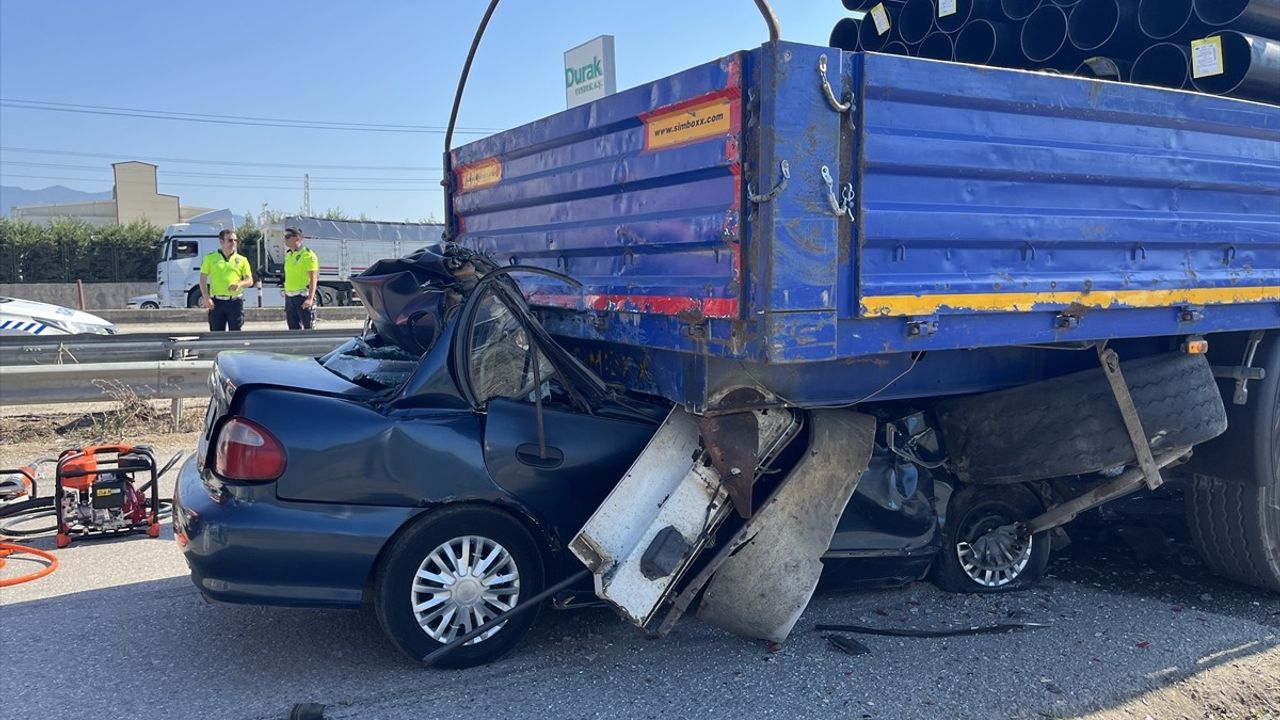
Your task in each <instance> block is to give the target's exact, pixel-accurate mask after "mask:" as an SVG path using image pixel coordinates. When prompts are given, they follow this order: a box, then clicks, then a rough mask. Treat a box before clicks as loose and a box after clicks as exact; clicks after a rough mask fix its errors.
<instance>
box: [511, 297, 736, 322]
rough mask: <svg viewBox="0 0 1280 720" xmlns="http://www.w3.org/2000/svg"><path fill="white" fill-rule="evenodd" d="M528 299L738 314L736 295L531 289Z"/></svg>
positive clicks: (582, 306) (581, 306)
mask: <svg viewBox="0 0 1280 720" xmlns="http://www.w3.org/2000/svg"><path fill="white" fill-rule="evenodd" d="M529 301H530V302H531V303H533V304H535V305H547V306H551V307H561V308H569V309H573V310H594V311H596V312H609V311H614V312H637V313H649V314H655V315H681V314H683V313H690V312H692V313H698V314H701V315H702V316H704V317H713V318H728V319H735V318H737V317H738V299H737V298H691V297H684V296H681V295H591V294H587V295H556V294H552V293H532V294H530V295H529Z"/></svg>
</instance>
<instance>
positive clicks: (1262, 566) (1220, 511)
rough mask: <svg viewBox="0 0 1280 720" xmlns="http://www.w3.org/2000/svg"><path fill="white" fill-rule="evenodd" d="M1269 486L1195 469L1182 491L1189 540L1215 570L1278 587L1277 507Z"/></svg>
mask: <svg viewBox="0 0 1280 720" xmlns="http://www.w3.org/2000/svg"><path fill="white" fill-rule="evenodd" d="M1274 495H1275V493H1274V489H1272V488H1266V487H1259V486H1256V485H1253V484H1251V483H1248V482H1242V481H1238V480H1227V479H1224V478H1216V477H1209V476H1207V475H1196V476H1195V477H1194V478H1193V479H1192V482H1191V484H1190V487H1189V488H1188V491H1187V504H1188V512H1187V521H1188V522H1187V525H1188V527H1189V529H1190V531H1191V541H1192V543H1193V544H1194V545H1195V546H1196V549H1197V550H1198V551H1199V552H1200V556H1201V558H1202V559H1203V560H1204V561H1205V563H1206V564H1207V565H1208V566H1209V568H1210V569H1212V570H1213V571H1214V572H1215V573H1217V574H1219V575H1221V576H1223V577H1226V578H1229V579H1231V580H1235V581H1236V582H1241V583H1244V584H1246V585H1253V586H1255V587H1260V588H1265V589H1268V590H1273V591H1275V592H1280V511H1277V510H1276V509H1275V505H1276V503H1277V502H1278V499H1277V498H1275V497H1273V496H1274Z"/></svg>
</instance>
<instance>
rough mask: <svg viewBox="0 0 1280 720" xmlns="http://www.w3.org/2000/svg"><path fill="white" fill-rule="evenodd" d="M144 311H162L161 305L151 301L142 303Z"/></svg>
mask: <svg viewBox="0 0 1280 720" xmlns="http://www.w3.org/2000/svg"><path fill="white" fill-rule="evenodd" d="M142 309H143V310H159V309H160V305H159V303H153V302H151V301H150V300H148V301H146V302H144V303H142Z"/></svg>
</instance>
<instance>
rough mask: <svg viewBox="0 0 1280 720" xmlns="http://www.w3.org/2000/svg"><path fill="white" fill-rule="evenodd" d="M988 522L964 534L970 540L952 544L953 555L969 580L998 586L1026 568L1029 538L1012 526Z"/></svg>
mask: <svg viewBox="0 0 1280 720" xmlns="http://www.w3.org/2000/svg"><path fill="white" fill-rule="evenodd" d="M991 525H992V524H991V523H984V524H983V525H981V526H978V527H975V528H974V529H973V532H971V533H966V536H967V537H969V538H972V540H966V541H962V542H959V543H956V555H957V557H958V558H959V560H960V567H961V568H962V569H963V570H964V573H965V575H968V576H969V579H970V580H972V581H974V582H975V583H977V584H979V585H982V586H984V587H989V588H998V587H1004V586H1005V585H1008V584H1009V583H1012V582H1013V581H1015V580H1017V579H1018V577H1019V576H1020V575H1021V574H1022V571H1023V570H1025V569H1026V568H1027V565H1028V564H1029V563H1030V562H1031V544H1032V542H1033V541H1032V539H1031V538H1030V537H1024V535H1023V534H1022V533H1019V532H1018V531H1017V530H1016V529H1015V528H1013V527H1012V526H1009V525H1003V526H995V527H993V526H991Z"/></svg>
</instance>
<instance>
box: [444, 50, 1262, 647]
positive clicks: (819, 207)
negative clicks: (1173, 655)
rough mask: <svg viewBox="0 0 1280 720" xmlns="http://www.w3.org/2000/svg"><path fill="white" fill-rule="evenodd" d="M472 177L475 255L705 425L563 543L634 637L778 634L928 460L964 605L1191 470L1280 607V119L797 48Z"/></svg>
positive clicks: (1191, 478)
mask: <svg viewBox="0 0 1280 720" xmlns="http://www.w3.org/2000/svg"><path fill="white" fill-rule="evenodd" d="M447 161H448V162H449V164H450V166H451V170H452V175H451V183H450V187H449V190H448V198H447V205H448V215H449V218H448V222H449V229H448V233H449V234H450V237H451V239H453V240H454V241H455V242H457V243H459V244H461V245H462V246H465V247H466V248H469V249H472V250H475V251H479V252H482V253H484V254H486V255H488V256H489V257H490V258H493V259H494V260H496V261H497V262H498V263H499V264H504V265H505V264H509V265H515V266H518V267H531V266H532V267H536V268H541V269H544V270H546V271H552V272H555V273H558V274H559V275H560V276H561V277H559V278H557V277H552V276H549V275H548V274H546V273H543V274H525V275H521V276H520V285H521V287H522V290H523V291H524V293H525V295H526V296H527V297H528V298H529V300H530V304H531V305H532V306H533V307H534V308H535V310H536V314H537V317H538V319H539V321H540V322H541V324H542V325H543V326H544V327H545V328H546V329H547V330H548V331H549V332H550V333H551V334H552V335H554V337H555V338H556V339H557V341H558V342H559V343H560V344H562V345H563V346H565V347H567V348H569V349H570V350H571V351H572V352H573V353H575V354H576V356H577V357H578V358H580V359H581V360H582V361H583V362H584V363H585V364H587V365H588V366H589V367H590V368H592V369H593V370H594V371H595V372H596V373H598V374H599V375H600V376H601V377H603V378H604V379H605V380H606V381H608V382H611V383H616V384H618V385H621V386H625V387H626V388H627V389H628V390H630V391H633V392H641V393H646V394H650V395H654V396H660V397H662V398H665V399H667V400H669V401H671V402H672V403H674V404H675V405H676V406H678V408H680V409H678V410H676V411H675V412H674V413H673V415H672V418H669V420H668V423H667V425H665V426H664V428H663V430H660V431H659V433H658V435H657V436H655V438H654V440H653V442H652V443H651V445H650V447H649V449H647V450H646V451H645V453H644V454H642V455H641V456H640V458H638V459H637V460H636V463H635V465H633V467H632V470H631V471H630V472H629V473H628V474H627V476H626V477H624V479H623V481H622V483H621V484H619V486H618V488H617V489H616V490H615V491H614V493H613V495H611V496H610V497H609V499H608V500H607V501H606V502H605V503H604V504H603V505H602V506H601V508H600V509H599V510H598V511H597V512H596V514H595V516H593V518H592V520H591V521H590V522H588V524H587V526H586V527H584V529H583V530H582V531H581V532H580V533H579V534H578V535H577V536H576V537H575V538H574V540H573V541H572V543H571V544H570V545H571V548H572V550H573V552H574V553H575V555H577V557H578V558H579V559H580V560H581V561H582V562H583V563H585V564H586V565H587V567H588V568H589V569H591V570H592V571H593V573H594V575H595V587H596V592H597V594H599V595H600V596H601V597H602V598H604V599H606V600H608V601H610V602H611V603H613V604H614V605H615V606H617V607H618V608H619V609H620V610H621V611H622V612H623V614H624V615H625V616H626V617H628V618H629V619H631V620H632V621H633V622H635V623H636V624H638V625H642V626H644V627H647V628H650V629H652V630H657V631H659V632H662V631H665V630H667V629H669V628H670V626H671V622H672V620H673V619H674V618H675V617H678V616H679V615H680V614H681V613H683V612H684V610H686V609H688V608H690V607H691V606H692V605H693V604H694V602H695V600H696V601H697V602H698V605H699V610H698V612H699V615H700V616H701V617H703V618H704V619H707V620H708V621H710V622H712V623H714V624H717V625H720V626H722V627H725V628H727V629H730V630H733V631H735V632H740V633H742V634H745V635H751V636H755V637H764V638H769V639H781V638H784V637H786V634H787V632H789V630H790V629H791V626H792V625H793V624H794V622H795V620H796V618H797V617H798V615H799V611H800V609H803V607H804V604H805V603H806V602H807V600H808V597H809V593H810V592H812V589H813V585H814V584H815V583H816V580H817V574H818V572H819V571H820V569H821V564H820V563H817V560H816V559H817V557H818V556H820V555H821V553H822V551H823V550H824V549H826V547H827V543H828V542H829V541H830V538H831V533H832V532H833V531H835V530H836V529H837V528H836V522H837V517H838V516H839V514H840V510H841V509H843V508H845V507H846V503H848V502H849V499H850V497H851V495H852V494H853V493H854V492H855V490H857V488H858V482H859V477H861V482H862V484H863V485H862V488H863V490H864V491H866V492H872V491H871V490H869V489H868V487H867V486H868V485H869V484H873V483H874V484H877V485H885V484H887V485H888V486H889V487H888V490H887V491H886V492H888V493H889V494H890V495H893V494H894V493H897V494H898V495H900V496H902V497H907V498H909V497H911V495H912V492H913V490H912V488H913V487H914V485H912V482H911V481H910V480H909V479H906V478H909V477H915V476H914V475H912V473H924V472H929V473H931V474H932V475H933V476H934V478H935V479H936V480H937V481H938V482H939V484H940V485H944V486H945V487H946V488H947V490H946V493H945V495H946V497H943V494H942V493H939V494H938V495H936V496H935V497H933V498H932V499H931V502H932V503H933V504H934V506H935V507H936V508H937V510H938V515H939V522H940V524H942V525H943V526H944V527H945V526H948V525H950V529H949V530H948V532H949V534H948V538H949V540H948V543H947V544H945V545H944V547H943V551H942V556H941V559H940V560H938V561H937V562H935V571H936V572H935V579H937V580H939V581H940V584H943V585H944V586H947V585H950V586H952V587H953V588H954V589H961V590H964V589H969V590H982V591H988V590H999V589H1009V588H1010V587H1017V586H1019V575H1020V573H1029V572H1031V570H1029V569H1028V568H1031V569H1034V568H1035V567H1036V566H1037V564H1039V566H1040V567H1043V565H1042V564H1041V563H1042V561H1043V557H1045V555H1042V553H1045V554H1047V552H1048V547H1047V546H1048V545H1051V544H1053V543H1056V542H1060V541H1062V539H1063V537H1062V530H1061V527H1062V525H1063V524H1065V523H1066V522H1067V521H1068V520H1070V519H1072V518H1074V517H1075V516H1076V515H1078V514H1079V513H1080V512H1083V511H1085V510H1088V509H1091V508H1094V507H1097V506H1098V505H1101V504H1103V503H1105V502H1108V501H1110V500H1113V499H1116V498H1118V497H1122V496H1125V495H1128V494H1130V493H1132V492H1134V491H1137V490H1139V489H1143V488H1145V489H1148V490H1154V489H1156V488H1159V487H1161V486H1162V484H1163V483H1164V481H1165V477H1166V476H1168V477H1170V478H1174V477H1176V478H1180V482H1181V483H1182V486H1183V488H1184V489H1183V492H1184V493H1185V496H1186V498H1187V500H1186V502H1187V509H1188V515H1189V519H1190V524H1191V527H1192V532H1193V536H1194V538H1195V541H1196V544H1197V546H1198V547H1199V549H1200V550H1201V552H1202V554H1203V555H1204V556H1205V558H1206V559H1207V561H1208V562H1209V563H1210V564H1211V565H1212V566H1213V567H1214V568H1215V569H1217V570H1218V571H1219V572H1221V573H1223V574H1225V575H1227V576H1230V577H1233V578H1235V579H1238V580H1241V581H1244V582H1249V583H1253V584H1255V585H1259V586H1262V587H1266V588H1270V589H1272V590H1280V437H1278V436H1280V107H1276V106H1272V105H1267V104H1262V103H1256V102H1248V101H1241V100H1233V99H1225V98H1220V97H1211V96H1207V95H1202V94H1198V93H1192V92H1184V91H1176V90H1166V89H1157V88H1151V87H1142V86H1135V85H1128V84H1121V83H1113V82H1105V81H1097V80H1086V79H1082V78H1075V77H1064V76H1060V75H1055V74H1049V73H1040V72H1028V71H1020V70H1006V69H996V68H989V67H975V66H968V65H962V64H957V63H949V62H938V61H931V60H924V59H916V58H907V57H897V56H889V55H879V54H874V53H860V52H844V51H840V50H836V49H832V48H824V47H813V46H807V45H800V44H795V43H788V42H781V41H770V42H769V43H767V44H765V45H763V46H762V47H760V48H758V49H755V50H751V51H744V52H739V53H735V54H733V55H730V56H728V57H724V58H721V59H719V60H716V61H714V62H710V63H707V64H705V65H702V66H699V67H695V68H692V69H689V70H686V71H684V72H680V73H678V74H676V75H673V76H671V77H667V78H664V79H661V80H658V81H655V82H652V83H648V84H646V85H642V86H640V87H636V88H633V89H630V90H627V91H624V92H620V93H618V94H616V95H614V96H611V97H607V98H604V99H602V100H598V101H595V102H593V103H590V104H588V105H584V106H581V107H578V108H574V109H570V110H568V111H565V112H562V113H559V114H557V115H554V116H551V117H548V118H545V119H542V120H539V121H536V122H533V123H530V124H528V125H525V126H522V127H518V128H514V129H512V130H509V131H506V132H502V133H499V134H496V135H493V136H491V137H487V138H484V139H482V140H478V141H476V142H473V143H470V144H468V145H465V146H462V147H459V148H457V149H455V150H453V151H451V153H450V154H449V155H448V156H447ZM570 278H571V279H572V281H574V282H573V283H568V282H566V280H567V279H570ZM1224 399H1225V402H1224ZM770 413H772V414H773V416H774V417H776V416H777V415H778V414H779V413H784V414H786V415H787V416H788V417H793V418H794V417H799V418H802V423H801V424H803V425H804V426H805V428H804V430H802V431H800V432H802V433H806V435H805V437H806V438H807V439H806V440H804V441H803V442H807V443H808V444H809V445H808V447H809V448H810V452H809V454H808V457H806V460H812V462H800V463H799V464H798V465H796V466H795V468H796V469H794V470H792V473H791V475H789V476H788V477H787V478H786V479H785V480H783V481H782V482H781V483H768V482H764V481H763V480H762V478H765V477H767V475H768V469H769V467H770V463H769V461H768V459H769V458H771V457H772V455H771V454H770V453H771V450H770V448H772V447H774V446H776V445H777V444H778V443H779V439H780V438H783V437H785V436H787V433H788V432H792V430H788V429H787V428H785V427H780V426H779V425H778V424H777V422H776V421H775V420H771V419H770V417H769V414H770ZM672 448H682V450H681V452H683V451H687V450H689V449H690V448H693V449H694V454H695V455H697V454H698V453H703V456H704V457H705V458H706V461H705V462H703V463H701V464H699V463H697V462H695V463H693V465H692V466H690V464H689V463H687V462H683V463H682V462H679V461H678V458H679V452H675V453H674V454H673V451H672ZM882 455H883V456H888V457H892V458H894V462H895V463H897V466H896V467H897V469H896V470H893V471H892V472H888V473H885V472H879V471H877V472H878V474H876V473H870V472H868V471H867V467H868V463H871V465H872V466H873V467H877V466H876V464H875V458H877V457H880V456H882ZM822 458H826V459H827V460H826V462H823V461H822ZM1162 472H1163V473H1164V474H1162ZM709 474H710V475H709ZM873 475H874V477H873ZM709 478H710V479H709ZM764 486H768V489H767V490H766V489H762V487H764ZM948 499H949V500H948ZM679 503H690V504H691V505H688V506H686V507H673V506H674V505H676V504H679ZM884 507H893V502H892V500H890V501H887V504H886V505H884ZM974 508H985V511H986V513H987V514H986V515H982V513H979V517H977V518H976V519H975V518H974V517H973V515H972V512H970V511H971V510H973V509H974ZM731 510H736V511H737V512H736V516H735V519H734V521H733V523H735V524H736V525H735V526H736V527H737V528H738V530H737V531H736V532H733V533H731V537H729V538H728V539H727V540H726V539H725V537H724V533H725V532H726V531H725V530H724V529H723V528H724V525H723V523H724V522H725V518H726V517H728V516H730V515H731V514H732V513H731V512H730V511H731ZM717 533H720V534H719V535H717ZM717 538H718V539H717ZM779 586H790V587H791V588H793V591H790V592H786V593H781V594H778V593H773V594H770V596H769V599H768V600H767V601H762V600H760V597H761V596H763V595H764V594H765V593H764V591H763V590H762V588H765V587H772V588H777V587H779Z"/></svg>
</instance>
